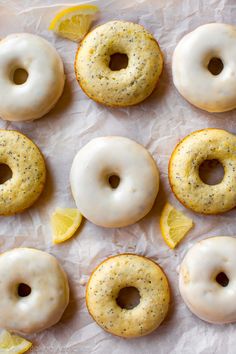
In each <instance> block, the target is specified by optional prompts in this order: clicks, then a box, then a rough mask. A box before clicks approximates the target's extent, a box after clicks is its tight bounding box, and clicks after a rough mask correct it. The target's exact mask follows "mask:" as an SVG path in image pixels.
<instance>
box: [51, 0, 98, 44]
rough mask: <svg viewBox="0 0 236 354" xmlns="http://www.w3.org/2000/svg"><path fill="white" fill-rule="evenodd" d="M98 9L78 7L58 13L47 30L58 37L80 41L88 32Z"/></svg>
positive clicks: (86, 6) (92, 6)
mask: <svg viewBox="0 0 236 354" xmlns="http://www.w3.org/2000/svg"><path fill="white" fill-rule="evenodd" d="M98 11H99V8H98V7H97V6H95V5H78V6H73V7H69V8H68V9H65V10H62V11H60V12H59V13H58V14H56V16H55V17H54V19H53V20H52V21H51V23H50V26H49V30H52V31H54V32H55V33H57V34H58V35H59V36H61V37H64V38H67V39H70V40H71V41H75V42H78V41H80V40H81V39H82V38H83V37H84V36H85V34H86V33H87V32H88V31H89V29H90V26H91V23H92V22H93V20H94V18H95V14H96V13H97V12H98Z"/></svg>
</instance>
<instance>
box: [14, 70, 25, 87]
mask: <svg viewBox="0 0 236 354" xmlns="http://www.w3.org/2000/svg"><path fill="white" fill-rule="evenodd" d="M28 76H29V74H28V72H27V71H26V70H25V69H23V68H18V69H16V70H15V71H14V73H13V82H14V84H16V85H22V84H24V83H25V82H26V81H27V79H28Z"/></svg>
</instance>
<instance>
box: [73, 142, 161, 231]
mask: <svg viewBox="0 0 236 354" xmlns="http://www.w3.org/2000/svg"><path fill="white" fill-rule="evenodd" d="M113 178H114V180H115V181H117V183H116V184H115V185H113V184H112V179H113ZM70 183H71V189H72V194H73V197H74V199H75V202H76V205H77V208H78V209H79V210H80V212H81V213H82V215H84V216H85V217H86V218H87V219H88V220H90V221H92V222H93V223H94V224H97V225H100V226H104V227H122V226H127V225H130V224H133V223H135V222H137V221H138V220H139V219H141V218H143V217H144V216H145V215H146V214H147V213H148V212H149V211H150V210H151V208H152V206H153V203H154V201H155V199H156V195H157V193H158V190H159V172H158V169H157V166H156V164H155V161H154V160H153V158H152V157H151V155H150V154H149V152H148V151H147V150H146V149H145V148H144V147H143V146H142V145H139V144H137V143H136V142H134V141H133V140H130V139H127V138H123V137H119V136H110V137H101V138H96V139H93V140H91V141H90V142H89V143H88V144H87V145H85V146H84V147H83V148H82V149H81V150H80V151H79V152H78V153H77V155H76V156H75V158H74V161H73V163H72V167H71V172H70Z"/></svg>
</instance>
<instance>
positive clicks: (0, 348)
mask: <svg viewBox="0 0 236 354" xmlns="http://www.w3.org/2000/svg"><path fill="white" fill-rule="evenodd" d="M31 347H32V343H31V342H29V341H28V340H26V339H24V338H22V337H20V336H16V335H12V334H10V333H9V332H8V331H6V330H3V331H2V332H1V334H0V353H1V354H5V353H11V354H13V353H14V354H21V353H25V352H26V351H27V350H29V349H30V348H31Z"/></svg>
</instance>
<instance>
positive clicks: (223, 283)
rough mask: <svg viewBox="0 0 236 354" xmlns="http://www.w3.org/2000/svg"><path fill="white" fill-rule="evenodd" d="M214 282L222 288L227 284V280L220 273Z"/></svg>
mask: <svg viewBox="0 0 236 354" xmlns="http://www.w3.org/2000/svg"><path fill="white" fill-rule="evenodd" d="M215 280H216V282H217V283H218V284H219V285H221V286H222V287H224V288H225V287H226V286H227V285H228V284H229V278H228V277H227V275H226V274H225V273H224V272H220V273H219V274H217V276H216V279H215Z"/></svg>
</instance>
